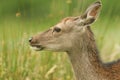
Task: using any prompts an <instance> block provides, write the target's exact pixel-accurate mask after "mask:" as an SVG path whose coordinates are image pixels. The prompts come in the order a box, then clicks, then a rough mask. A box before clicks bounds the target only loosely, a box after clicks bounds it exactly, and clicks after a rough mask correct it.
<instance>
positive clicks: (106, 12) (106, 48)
mask: <svg viewBox="0 0 120 80" xmlns="http://www.w3.org/2000/svg"><path fill="white" fill-rule="evenodd" d="M94 1H96V0H0V80H74V75H73V72H72V69H71V65H70V62H69V60H68V58H67V55H66V54H65V53H57V52H47V51H42V52H35V51H33V50H31V49H30V48H29V43H28V39H29V37H30V36H32V35H33V34H36V33H38V32H41V31H44V30H46V29H48V28H49V27H51V26H53V25H54V24H56V23H58V22H59V21H60V20H61V19H62V18H64V17H68V16H79V15H80V14H82V13H83V12H84V11H85V9H86V8H87V7H88V6H89V5H90V4H91V3H93V2H94ZM119 3H120V1H118V0H102V4H103V6H102V11H101V14H100V17H99V19H98V20H97V21H96V22H95V23H94V24H92V27H91V28H92V30H93V32H94V34H95V38H96V42H97V45H98V48H99V50H100V52H101V54H100V56H101V59H102V60H103V61H104V62H109V61H113V60H117V59H118V58H120V5H119ZM51 70H52V71H51Z"/></svg>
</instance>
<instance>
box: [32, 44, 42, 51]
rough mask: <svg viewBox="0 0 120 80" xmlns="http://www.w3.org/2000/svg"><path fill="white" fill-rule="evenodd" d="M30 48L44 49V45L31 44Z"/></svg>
mask: <svg viewBox="0 0 120 80" xmlns="http://www.w3.org/2000/svg"><path fill="white" fill-rule="evenodd" d="M31 49H33V50H35V51H42V50H43V49H44V47H42V46H41V45H32V46H31Z"/></svg>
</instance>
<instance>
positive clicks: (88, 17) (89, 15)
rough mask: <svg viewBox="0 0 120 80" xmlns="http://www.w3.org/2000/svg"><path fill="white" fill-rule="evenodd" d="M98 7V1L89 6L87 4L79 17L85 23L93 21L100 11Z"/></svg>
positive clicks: (99, 3) (99, 4) (99, 5)
mask: <svg viewBox="0 0 120 80" xmlns="http://www.w3.org/2000/svg"><path fill="white" fill-rule="evenodd" d="M100 9H101V2H100V1H97V2H95V3H93V4H92V5H91V6H89V7H88V8H87V10H86V11H85V13H84V14H83V15H82V16H81V18H82V19H84V20H85V22H84V23H85V24H91V23H93V22H94V21H95V20H96V19H97V17H98V15H99V13H100Z"/></svg>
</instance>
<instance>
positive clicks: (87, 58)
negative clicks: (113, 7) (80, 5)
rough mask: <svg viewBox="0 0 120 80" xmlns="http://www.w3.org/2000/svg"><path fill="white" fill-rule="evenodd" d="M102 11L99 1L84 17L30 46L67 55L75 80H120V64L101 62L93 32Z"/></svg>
mask: <svg viewBox="0 0 120 80" xmlns="http://www.w3.org/2000/svg"><path fill="white" fill-rule="evenodd" d="M101 7H102V3H101V1H96V2H94V3H92V4H91V5H90V6H89V7H88V8H87V9H86V11H85V12H84V13H83V14H82V15H80V16H77V17H67V18H64V19H62V20H61V21H60V22H59V23H58V24H56V25H54V26H53V27H51V28H49V29H48V30H46V31H45V32H42V33H38V34H36V35H34V36H32V37H31V38H30V39H29V43H30V46H31V47H32V48H33V49H34V50H36V51H42V50H49V51H56V52H66V53H67V55H68V58H69V60H70V62H71V65H72V68H73V73H74V74H75V79H76V80H120V60H118V61H113V62H109V63H104V62H102V60H101V59H100V56H99V51H98V49H97V45H96V41H95V38H94V34H93V32H92V30H91V24H92V23H94V22H95V21H96V19H97V18H98V16H99V14H100V12H101Z"/></svg>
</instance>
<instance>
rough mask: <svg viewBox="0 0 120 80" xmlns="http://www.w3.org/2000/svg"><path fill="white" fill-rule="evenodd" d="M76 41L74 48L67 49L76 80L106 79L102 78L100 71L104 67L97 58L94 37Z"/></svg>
mask: <svg viewBox="0 0 120 80" xmlns="http://www.w3.org/2000/svg"><path fill="white" fill-rule="evenodd" d="M77 41H79V42H78V43H76V44H75V45H74V48H72V49H71V50H70V51H68V56H69V58H70V60H71V63H72V66H73V70H74V73H75V76H76V80H107V79H103V76H104V74H103V73H102V72H101V71H104V70H105V68H104V67H103V65H102V63H101V61H100V59H99V56H98V51H97V48H96V44H95V40H94V38H93V39H92V38H91V39H90V38H88V39H84V38H83V39H82V41H81V40H77ZM77 41H76V42H77ZM81 46H82V47H81Z"/></svg>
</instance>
